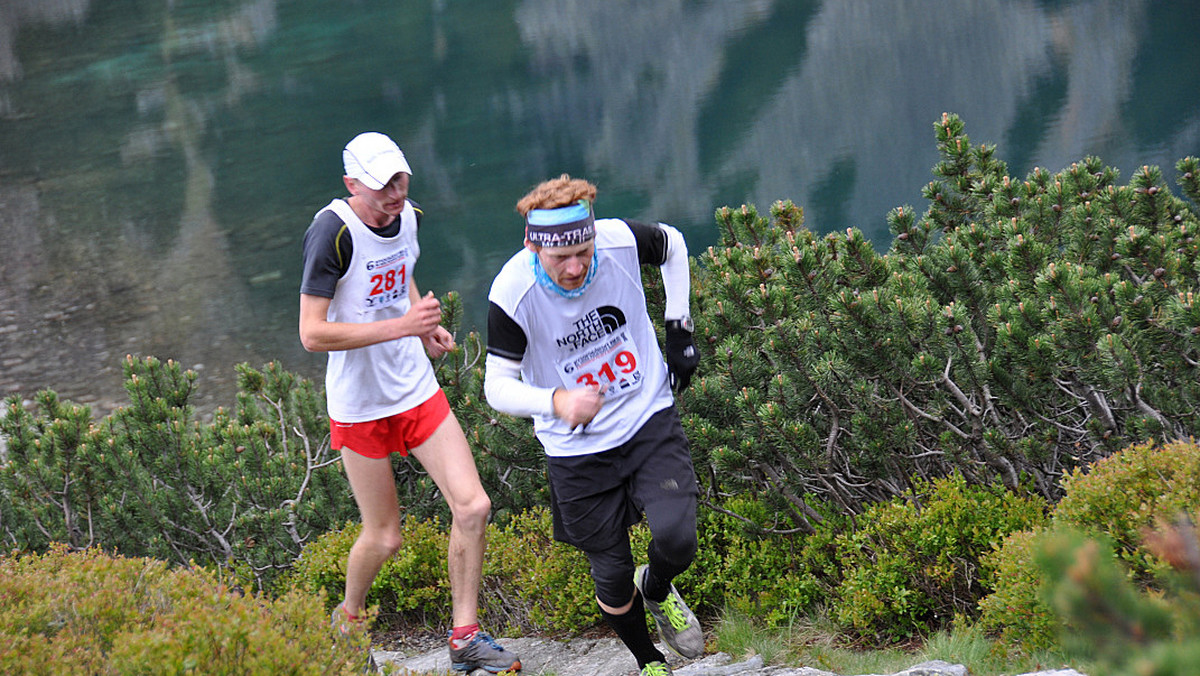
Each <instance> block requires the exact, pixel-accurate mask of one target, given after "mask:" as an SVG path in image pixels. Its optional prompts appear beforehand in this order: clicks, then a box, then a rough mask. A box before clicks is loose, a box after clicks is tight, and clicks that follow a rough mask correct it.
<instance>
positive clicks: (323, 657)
mask: <svg viewBox="0 0 1200 676" xmlns="http://www.w3.org/2000/svg"><path fill="white" fill-rule="evenodd" d="M365 645H366V644H365V642H363V641H357V642H348V643H345V644H339V643H335V641H334V636H333V632H331V631H330V629H329V616H328V615H327V614H326V612H325V610H324V608H322V604H321V599H320V597H318V596H312V595H304V594H286V595H284V596H282V597H280V598H277V599H268V598H265V597H262V596H258V595H254V594H250V595H246V596H243V595H242V594H240V593H237V592H233V591H231V590H230V589H229V588H227V587H225V586H224V585H222V584H220V583H219V582H218V581H217V580H216V579H215V578H214V577H213V576H212V575H210V574H209V573H207V572H205V571H203V570H201V569H198V568H189V569H176V568H171V567H169V566H168V565H167V564H165V563H163V562H161V561H154V560H151V559H140V558H123V557H112V556H108V555H105V554H103V553H102V552H100V551H99V550H96V549H88V550H83V551H76V552H69V551H67V549H66V547H64V546H61V545H56V546H54V547H52V548H50V549H49V551H47V552H46V553H45V554H42V555H37V554H25V555H19V556H10V557H5V558H0V672H2V673H6V674H20V673H47V672H48V671H53V672H54V673H63V674H117V673H121V674H125V673H176V674H181V673H195V674H212V673H239V674H336V673H347V674H349V673H359V672H360V671H361V668H362V659H363V653H362V650H363V649H364V648H365ZM49 665H53V666H52V667H51V666H49Z"/></svg>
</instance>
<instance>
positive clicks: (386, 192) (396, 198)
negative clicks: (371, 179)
mask: <svg viewBox="0 0 1200 676" xmlns="http://www.w3.org/2000/svg"><path fill="white" fill-rule="evenodd" d="M408 179H409V175H408V174H406V173H404V172H400V173H398V174H396V175H395V176H393V177H392V180H391V181H388V184H387V185H385V186H383V187H382V188H380V189H379V190H372V189H370V188H368V187H367V186H365V185H363V183H362V182H361V181H354V183H355V184H356V185H355V188H356V189H352V190H351V192H352V193H353V194H354V195H356V196H357V197H358V198H359V199H360V200H362V202H363V204H364V205H365V206H366V207H368V208H369V209H371V210H372V211H375V212H378V213H381V214H386V215H387V216H389V217H390V218H388V219H387V220H389V221H390V220H391V219H392V218H395V217H396V216H399V215H400V212H401V211H404V201H405V200H406V199H408Z"/></svg>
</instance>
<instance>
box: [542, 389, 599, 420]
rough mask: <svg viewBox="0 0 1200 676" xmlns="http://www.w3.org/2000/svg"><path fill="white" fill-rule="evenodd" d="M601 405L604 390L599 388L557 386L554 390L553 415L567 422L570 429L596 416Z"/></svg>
mask: <svg viewBox="0 0 1200 676" xmlns="http://www.w3.org/2000/svg"><path fill="white" fill-rule="evenodd" d="M603 405H604V391H603V390H601V389H599V388H592V387H580V388H576V389H572V390H567V389H562V388H559V389H557V390H555V391H554V415H556V416H557V417H558V418H559V419H560V420H562V421H563V422H565V423H567V426H568V427H570V428H571V429H575V428H576V427H579V426H580V425H583V426H586V425H587V424H588V423H590V422H591V421H592V418H595V417H596V414H597V413H599V412H600V407H601V406H603Z"/></svg>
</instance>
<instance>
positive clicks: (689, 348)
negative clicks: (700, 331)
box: [664, 327, 700, 392]
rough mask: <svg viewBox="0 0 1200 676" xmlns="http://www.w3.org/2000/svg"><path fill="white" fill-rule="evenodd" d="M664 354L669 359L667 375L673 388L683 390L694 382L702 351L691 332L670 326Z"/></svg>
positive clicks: (678, 390)
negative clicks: (694, 374) (697, 347)
mask: <svg viewBox="0 0 1200 676" xmlns="http://www.w3.org/2000/svg"><path fill="white" fill-rule="evenodd" d="M664 356H665V357H666V359H667V375H668V377H669V378H670V381H671V389H672V390H675V391H676V392H682V391H683V390H684V388H686V387H687V386H688V384H689V383H691V382H692V374H693V373H695V372H696V367H698V366H699V365H700V353H699V352H697V351H696V343H695V341H694V340H692V334H691V332H690V331H687V330H686V329H683V328H679V327H674V328H668V329H667V349H666V354H665V355H664Z"/></svg>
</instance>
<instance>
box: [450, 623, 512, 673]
mask: <svg viewBox="0 0 1200 676" xmlns="http://www.w3.org/2000/svg"><path fill="white" fill-rule="evenodd" d="M450 666H451V667H452V668H453V669H454V670H455V671H465V672H468V673H469V672H472V671H474V670H476V669H483V670H484V671H486V672H488V673H490V674H498V673H500V672H502V671H520V670H521V660H519V659H517V656H516V655H514V654H513V653H511V652H509V651H507V650H505V649H504V647H503V646H501V645H500V644H499V643H496V639H494V638H492V637H491V636H488V635H487V633H486V632H482V631H477V632H475V635H474V636H472V637H471V640H470V641H468V642H467V643H466V644H465V645H463V646H462V647H460V648H455V647H454V643H451V644H450Z"/></svg>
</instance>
